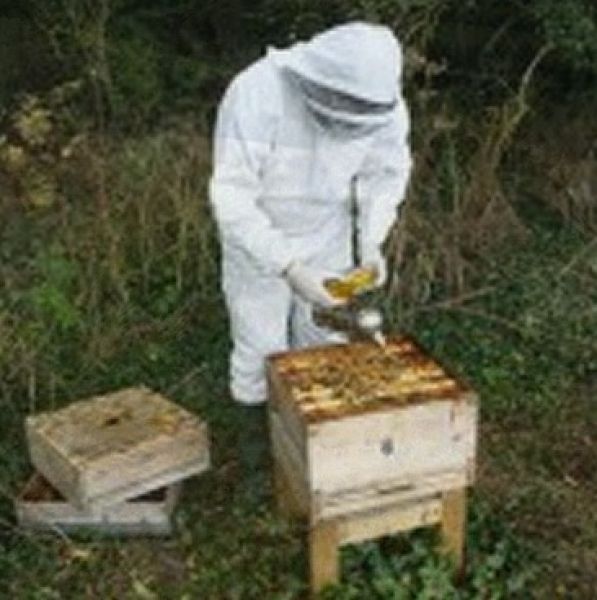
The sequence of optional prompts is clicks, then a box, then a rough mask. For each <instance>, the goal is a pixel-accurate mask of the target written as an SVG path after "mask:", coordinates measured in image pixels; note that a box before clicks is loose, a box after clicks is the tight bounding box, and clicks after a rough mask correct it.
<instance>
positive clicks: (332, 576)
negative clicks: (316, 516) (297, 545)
mask: <svg viewBox="0 0 597 600" xmlns="http://www.w3.org/2000/svg"><path fill="white" fill-rule="evenodd" d="M338 543H339V539H338V526H337V525H336V523H334V522H327V523H326V522H321V523H317V524H315V525H312V526H311V530H310V532H309V564H310V568H311V593H312V594H313V595H315V594H317V593H319V592H320V591H321V590H322V589H323V588H324V587H325V586H326V585H328V584H333V583H337V582H338V577H339V571H340V569H339V563H338V559H339V556H338Z"/></svg>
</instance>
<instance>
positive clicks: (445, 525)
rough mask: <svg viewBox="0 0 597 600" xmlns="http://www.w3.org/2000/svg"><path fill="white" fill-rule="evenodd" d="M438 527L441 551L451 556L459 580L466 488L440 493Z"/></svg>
mask: <svg viewBox="0 0 597 600" xmlns="http://www.w3.org/2000/svg"><path fill="white" fill-rule="evenodd" d="M440 528H441V537H442V551H443V552H445V553H446V554H449V555H450V556H451V557H452V560H453V561H454V566H455V568H456V572H455V577H456V579H457V580H459V579H461V578H462V576H463V574H464V551H465V535H466V488H461V489H458V490H450V491H448V492H444V493H443V494H442V519H441V524H440Z"/></svg>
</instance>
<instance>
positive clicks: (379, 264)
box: [361, 246, 388, 288]
mask: <svg viewBox="0 0 597 600" xmlns="http://www.w3.org/2000/svg"><path fill="white" fill-rule="evenodd" d="M361 265H362V267H363V268H364V269H371V270H373V271H375V273H376V274H377V279H376V280H375V283H374V284H373V287H376V288H377V287H381V286H383V285H384V284H385V282H386V281H387V279H388V267H387V261H386V259H385V257H384V255H383V254H382V253H381V249H380V247H379V246H374V247H371V248H365V249H363V255H362V256H361Z"/></svg>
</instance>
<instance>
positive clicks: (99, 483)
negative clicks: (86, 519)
mask: <svg viewBox="0 0 597 600" xmlns="http://www.w3.org/2000/svg"><path fill="white" fill-rule="evenodd" d="M26 431H27V438H28V442H29V450H30V455H31V460H32V462H33V464H34V465H35V467H36V468H37V470H38V471H40V472H42V473H43V474H44V476H45V477H46V478H47V479H48V480H49V481H51V483H52V484H53V485H54V486H55V487H56V488H57V489H58V490H60V492H61V493H62V494H63V495H64V497H65V498H67V499H68V500H69V501H70V502H72V503H73V504H76V505H78V506H79V508H82V509H83V508H84V509H88V510H98V509H99V508H101V507H103V506H107V505H111V504H115V503H118V502H121V501H124V500H127V499H129V498H133V497H135V496H139V495H141V494H143V493H145V492H146V491H149V490H152V489H155V488H157V487H161V486H165V485H168V484H170V483H173V482H175V481H178V480H181V479H184V478H186V477H189V476H191V475H194V474H198V473H201V472H203V471H204V470H206V469H207V468H209V465H210V458H209V439H208V432H207V426H206V425H205V423H203V422H202V421H201V420H200V419H199V418H198V417H197V416H196V415H193V414H191V413H190V412H188V411H186V410H184V409H183V408H181V407H179V406H177V405H176V404H174V403H172V402H170V401H168V400H167V399H166V398H164V397H162V396H160V395H159V394H156V393H153V392H151V391H150V390H148V389H147V388H130V389H126V390H121V391H119V392H115V393H112V394H108V395H105V396H98V397H95V398H91V399H89V400H85V401H80V402H75V403H73V404H72V405H70V406H68V407H66V408H64V409H62V410H59V411H56V412H52V413H42V414H39V415H35V416H30V417H28V418H27V420H26Z"/></svg>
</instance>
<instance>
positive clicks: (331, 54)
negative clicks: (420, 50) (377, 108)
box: [277, 22, 402, 107]
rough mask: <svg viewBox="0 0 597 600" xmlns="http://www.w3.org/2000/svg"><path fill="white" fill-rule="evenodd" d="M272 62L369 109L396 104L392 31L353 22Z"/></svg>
mask: <svg viewBox="0 0 597 600" xmlns="http://www.w3.org/2000/svg"><path fill="white" fill-rule="evenodd" d="M277 62H278V64H279V65H280V66H283V67H286V68H287V69H289V70H290V71H291V72H292V73H293V74H294V75H297V76H298V77H300V78H302V79H305V80H307V81H309V82H311V83H313V84H316V85H319V86H322V87H323V88H326V89H329V90H333V91H336V92H339V93H340V94H343V95H345V96H349V97H352V98H355V99H357V100H361V101H363V102H366V103H371V104H374V105H382V106H383V105H387V106H389V107H391V106H393V105H394V104H395V103H396V101H397V100H398V95H399V85H400V77H401V73H402V51H401V48H400V44H399V42H398V40H397V39H396V37H395V35H394V34H393V33H392V31H391V30H390V29H389V28H387V27H384V26H381V25H372V24H369V23H362V22H355V23H348V24H346V25H340V26H338V27H334V28H332V29H328V30H327V31H324V32H323V33H320V34H318V35H316V36H315V37H313V38H312V39H311V40H310V41H308V42H299V43H297V44H295V45H294V46H292V47H290V48H289V49H287V50H284V51H281V52H280V53H279V55H278V58H277Z"/></svg>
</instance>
